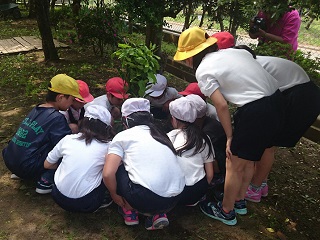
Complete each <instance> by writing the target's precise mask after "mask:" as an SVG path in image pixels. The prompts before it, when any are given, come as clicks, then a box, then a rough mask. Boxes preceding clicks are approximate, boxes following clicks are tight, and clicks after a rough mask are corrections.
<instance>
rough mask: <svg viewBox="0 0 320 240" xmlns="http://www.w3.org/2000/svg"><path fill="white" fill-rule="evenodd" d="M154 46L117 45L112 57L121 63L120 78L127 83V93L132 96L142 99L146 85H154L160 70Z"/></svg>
mask: <svg viewBox="0 0 320 240" xmlns="http://www.w3.org/2000/svg"><path fill="white" fill-rule="evenodd" d="M155 48H156V47H155V45H151V46H150V48H148V47H147V46H146V45H143V44H140V45H135V44H133V43H131V44H130V45H129V44H119V49H118V50H117V51H115V52H114V53H113V54H112V56H113V57H117V58H118V59H119V60H120V62H121V67H122V69H120V70H119V71H120V76H121V77H122V78H123V79H125V80H126V81H127V82H128V83H129V90H128V92H129V93H130V94H131V95H132V96H136V97H138V96H139V97H143V96H144V93H145V91H146V89H147V83H148V82H152V83H155V82H156V81H157V80H156V77H155V74H156V73H157V71H158V70H159V68H160V65H159V62H158V60H159V59H160V58H159V57H158V56H157V55H155V54H154V52H155Z"/></svg>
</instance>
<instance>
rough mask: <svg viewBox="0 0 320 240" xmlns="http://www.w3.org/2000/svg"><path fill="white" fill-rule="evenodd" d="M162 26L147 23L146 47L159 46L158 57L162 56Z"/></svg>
mask: <svg viewBox="0 0 320 240" xmlns="http://www.w3.org/2000/svg"><path fill="white" fill-rule="evenodd" d="M162 30H163V29H162V25H160V26H158V25H154V24H151V23H147V26H146V42H145V44H146V46H148V47H150V45H151V44H153V45H156V46H157V50H156V52H155V54H156V55H158V56H160V55H161V42H162Z"/></svg>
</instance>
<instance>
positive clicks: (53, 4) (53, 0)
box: [50, 0, 57, 11]
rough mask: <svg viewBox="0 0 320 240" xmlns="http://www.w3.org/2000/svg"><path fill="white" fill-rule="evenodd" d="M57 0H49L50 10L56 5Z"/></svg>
mask: <svg viewBox="0 0 320 240" xmlns="http://www.w3.org/2000/svg"><path fill="white" fill-rule="evenodd" d="M56 2H57V0H51V4H50V9H51V11H54V7H55V6H56Z"/></svg>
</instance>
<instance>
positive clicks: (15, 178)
mask: <svg viewBox="0 0 320 240" xmlns="http://www.w3.org/2000/svg"><path fill="white" fill-rule="evenodd" d="M10 178H11V179H13V180H19V179H21V178H20V177H18V176H17V175H15V174H14V173H12V174H11V176H10Z"/></svg>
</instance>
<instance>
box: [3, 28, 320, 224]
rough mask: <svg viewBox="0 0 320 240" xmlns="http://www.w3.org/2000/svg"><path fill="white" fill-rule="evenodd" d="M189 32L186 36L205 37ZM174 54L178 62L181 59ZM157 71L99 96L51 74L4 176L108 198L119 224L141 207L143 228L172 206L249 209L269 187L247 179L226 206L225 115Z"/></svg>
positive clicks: (79, 196)
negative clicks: (138, 85) (137, 88)
mask: <svg viewBox="0 0 320 240" xmlns="http://www.w3.org/2000/svg"><path fill="white" fill-rule="evenodd" d="M187 31H190V32H188V35H187V40H188V41H189V40H190V39H191V40H192V41H197V39H199V36H200V37H203V38H204V37H205V36H206V35H205V33H202V30H199V29H190V30H187ZM192 34H196V35H197V37H196V39H195V40H193V39H192ZM202 34H203V36H202ZM181 36H183V34H182V35H181ZM190 36H191V37H190ZM188 38H190V39H188ZM217 39H218V38H217ZM217 39H215V38H212V39H207V40H206V39H204V40H203V41H202V40H201V39H200V40H201V41H200V43H199V44H198V45H197V44H192V46H200V47H202V48H201V49H202V50H203V49H204V47H203V46H202V44H203V43H205V42H206V41H207V43H209V44H207V45H206V46H205V47H207V46H210V44H211V45H213V44H214V43H216V42H217ZM188 41H187V43H188ZM184 42H185V41H182V43H180V39H179V44H183V43H184ZM218 43H219V40H218ZM179 44H178V45H179ZM178 47H179V46H178ZM196 48H197V47H196ZM221 48H222V47H221ZM178 51H179V48H178ZM178 51H177V53H178ZM225 51H227V50H225ZM236 51H238V52H239V53H240V51H245V50H236ZM245 52H246V51H245ZM184 53H185V52H184V51H181V54H184ZM196 53H197V52H196ZM196 53H194V54H196ZM241 54H244V55H246V58H247V57H248V56H247V53H241ZM241 54H239V55H241ZM233 55H234V54H233ZM181 56H182V55H179V56H178V54H176V56H175V57H176V58H177V59H176V60H184V59H187V57H181ZM190 56H191V55H190ZM239 57H240V56H239ZM179 58H180V59H179ZM250 61H251V60H250ZM252 61H253V60H252ZM155 77H156V82H155V83H150V84H149V85H148V87H147V90H146V92H145V97H143V98H136V97H129V95H128V94H127V92H126V90H127V89H128V83H127V82H126V81H125V80H123V79H122V78H120V77H113V78H110V79H109V80H107V82H106V94H103V95H102V96H99V97H96V98H94V97H93V96H92V95H91V94H90V92H89V87H88V85H87V84H86V83H85V82H84V81H82V80H75V79H74V78H72V77H70V76H67V75H66V74H58V75H56V76H54V77H53V78H52V79H51V81H50V84H49V88H48V93H47V96H46V102H45V103H43V104H40V105H37V106H36V107H35V108H33V109H32V110H31V112H30V113H29V114H28V115H27V116H26V118H25V119H24V120H23V121H22V123H21V124H20V126H19V128H18V130H17V132H16V133H15V135H14V136H13V137H12V139H11V140H10V142H9V143H8V146H7V147H6V148H4V149H3V151H2V155H3V159H4V162H5V164H6V166H7V168H8V169H9V170H10V171H11V172H12V175H11V178H13V179H35V180H36V181H37V185H36V192H37V193H39V194H47V193H51V195H52V197H53V199H54V201H55V202H56V203H57V204H58V205H59V206H60V207H61V208H63V209H65V210H66V211H70V212H84V213H90V212H95V211H97V210H98V209H101V208H103V207H107V206H109V205H111V204H112V203H113V202H114V203H115V204H117V205H118V212H119V213H120V214H121V215H122V217H123V219H124V222H125V224H126V225H137V224H139V216H140V217H141V216H142V215H143V216H145V228H146V229H147V230H155V229H162V228H164V227H166V226H168V225H169V220H168V217H167V213H168V212H169V211H170V210H172V209H173V208H174V207H175V206H177V205H181V206H185V207H194V206H197V205H199V206H200V210H201V211H202V212H203V213H204V214H205V215H207V216H209V217H211V218H213V219H217V220H220V221H222V222H223V223H225V224H227V225H235V224H236V223H237V219H236V214H240V215H245V214H247V206H246V200H249V201H254V202H259V201H260V199H261V196H267V195H268V185H267V183H266V181H263V182H262V184H259V186H255V185H254V184H250V185H249V187H248V189H247V192H246V195H245V198H243V199H235V200H234V208H233V209H232V210H230V211H229V212H225V210H224V209H223V208H222V203H221V201H222V199H223V190H224V189H226V187H228V188H229V189H230V186H224V181H225V174H226V159H228V158H229V156H228V154H230V152H228V151H230V149H229V150H228V148H229V147H230V142H229V140H228V138H227V136H226V133H225V130H226V129H225V126H224V125H225V121H226V120H225V119H221V120H220V119H219V118H218V115H217V112H216V109H215V107H214V106H213V105H211V104H210V103H208V102H206V96H205V95H204V94H203V93H202V92H203V91H202V90H203V89H201V90H200V88H199V84H198V83H190V84H189V85H188V86H187V87H186V89H185V90H183V91H181V92H178V91H177V90H176V89H175V88H173V87H169V86H168V83H167V79H166V77H165V76H163V75H161V74H156V75H155ZM221 87H224V86H223V85H221ZM201 91H202V92H201ZM317 91H318V90H317ZM317 94H318V92H317ZM226 96H227V94H226ZM318 96H319V94H318ZM221 116H222V115H221ZM316 116H317V115H316ZM119 121H120V122H121V127H120V128H119V126H117V127H115V126H116V125H117V123H118V122H119ZM159 123H160V124H159ZM163 123H165V126H164V127H163V125H164V124H163ZM119 129H120V130H119ZM226 146H227V150H226ZM227 172H228V170H227ZM229 174H230V175H229V177H230V176H231V173H230V172H229ZM228 194H229V190H228ZM216 209H218V210H219V211H217V210H216Z"/></svg>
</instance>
